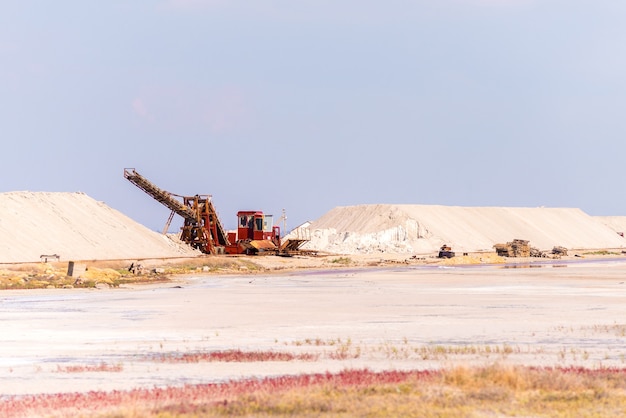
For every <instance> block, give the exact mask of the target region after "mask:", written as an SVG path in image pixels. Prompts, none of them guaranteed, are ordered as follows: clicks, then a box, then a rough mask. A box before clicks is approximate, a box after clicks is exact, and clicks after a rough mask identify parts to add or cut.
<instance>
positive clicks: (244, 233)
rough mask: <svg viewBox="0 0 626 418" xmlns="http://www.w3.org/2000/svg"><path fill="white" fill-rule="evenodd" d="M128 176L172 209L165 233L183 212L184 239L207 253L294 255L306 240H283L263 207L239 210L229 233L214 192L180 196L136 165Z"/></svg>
mask: <svg viewBox="0 0 626 418" xmlns="http://www.w3.org/2000/svg"><path fill="white" fill-rule="evenodd" d="M124 177H125V178H126V179H127V180H128V181H130V182H131V183H133V184H134V185H135V186H137V187H138V188H139V189H141V190H143V191H144V192H146V193H147V194H148V195H150V196H152V198H154V199H155V200H156V201H158V202H160V203H161V204H163V205H164V206H166V207H167V208H168V209H170V210H171V211H172V212H171V213H170V216H169V218H168V220H167V223H166V225H165V228H164V229H163V233H164V234H165V233H166V232H167V230H168V229H169V226H170V224H171V221H172V219H173V218H174V215H179V216H181V217H182V218H183V219H184V225H183V227H182V228H181V234H180V239H181V241H183V242H185V243H187V244H189V245H190V246H192V247H194V248H196V249H198V250H200V251H202V252H203V253H205V254H250V255H252V254H259V253H275V254H277V255H292V254H293V253H295V252H297V251H298V249H299V248H300V246H301V245H303V244H304V243H305V242H306V240H302V239H289V240H286V241H285V242H284V243H283V242H281V237H280V227H278V226H273V225H267V224H266V223H267V222H266V217H265V215H264V214H263V212H261V211H239V212H238V213H237V220H238V226H237V232H230V233H227V232H226V231H225V230H224V227H223V226H222V223H221V222H220V219H219V217H218V215H217V211H216V210H215V207H214V206H213V202H212V201H211V196H210V195H198V194H197V195H194V196H180V195H176V194H173V193H170V192H168V191H165V190H163V189H161V188H159V187H157V186H156V185H154V184H153V183H152V182H150V181H149V180H148V179H146V178H145V177H143V176H142V175H141V174H139V173H138V172H137V171H136V170H135V169H134V168H125V169H124ZM268 218H270V216H268Z"/></svg>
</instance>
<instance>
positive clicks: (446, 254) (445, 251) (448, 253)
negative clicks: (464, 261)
mask: <svg viewBox="0 0 626 418" xmlns="http://www.w3.org/2000/svg"><path fill="white" fill-rule="evenodd" d="M454 255H455V254H454V251H452V248H450V247H448V246H447V245H443V246H442V247H441V249H440V250H439V255H437V257H439V258H452V257H454Z"/></svg>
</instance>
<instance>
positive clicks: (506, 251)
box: [494, 239, 531, 257]
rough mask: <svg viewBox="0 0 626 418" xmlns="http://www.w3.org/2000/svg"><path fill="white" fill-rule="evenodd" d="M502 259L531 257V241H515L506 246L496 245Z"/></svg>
mask: <svg viewBox="0 0 626 418" xmlns="http://www.w3.org/2000/svg"><path fill="white" fill-rule="evenodd" d="M494 248H495V249H496V253H498V255H499V256H500V257H530V250H531V248H530V241H527V240H523V239H514V240H513V241H511V242H507V243H506V244H496V245H494Z"/></svg>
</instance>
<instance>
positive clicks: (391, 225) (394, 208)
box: [295, 204, 626, 254]
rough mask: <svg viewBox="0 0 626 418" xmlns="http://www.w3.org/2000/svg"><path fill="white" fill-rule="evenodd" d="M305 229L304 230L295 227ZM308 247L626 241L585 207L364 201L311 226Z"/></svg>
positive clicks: (587, 245)
mask: <svg viewBox="0 0 626 418" xmlns="http://www.w3.org/2000/svg"><path fill="white" fill-rule="evenodd" d="M295 232H296V233H302V231H295ZM306 233H307V234H309V235H310V239H311V241H310V242H308V243H307V244H306V246H305V247H304V248H308V249H315V250H319V251H327V252H332V253H340V254H358V253H377V252H381V253H413V254H427V253H433V252H436V251H438V250H439V248H440V247H441V246H442V245H443V244H448V245H450V246H452V248H453V250H455V251H457V252H479V251H493V246H494V244H496V243H505V242H509V241H512V240H513V239H524V240H529V241H530V244H531V246H533V247H536V248H539V249H542V250H551V249H552V248H553V247H555V246H563V247H566V248H571V249H599V248H622V247H623V246H624V245H625V244H626V240H625V239H624V238H623V237H621V236H619V235H618V234H616V232H615V231H614V230H613V229H611V228H609V227H608V226H607V225H605V224H603V223H602V222H600V221H599V220H597V219H595V218H594V217H592V216H590V215H587V214H586V213H584V212H583V211H582V210H580V209H570V208H506V207H458V206H435V205H390V204H383V205H359V206H345V207H337V208H334V209H332V210H331V211H329V212H328V213H326V214H325V215H323V216H322V217H321V218H319V219H318V220H316V221H313V222H311V223H310V225H308V226H307V231H306Z"/></svg>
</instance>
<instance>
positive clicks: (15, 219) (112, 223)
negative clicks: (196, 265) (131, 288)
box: [0, 192, 199, 263]
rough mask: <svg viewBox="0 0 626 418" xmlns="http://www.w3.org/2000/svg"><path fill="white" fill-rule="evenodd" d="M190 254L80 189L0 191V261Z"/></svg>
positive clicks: (131, 257) (183, 245) (183, 255)
mask: <svg viewBox="0 0 626 418" xmlns="http://www.w3.org/2000/svg"><path fill="white" fill-rule="evenodd" d="M52 254H58V255H59V256H60V257H61V260H114V259H123V260H127V259H145V258H167V257H194V256H197V255H198V254H199V253H198V252H197V251H195V250H193V249H192V248H191V247H189V246H187V245H185V244H181V243H177V242H174V241H172V240H171V239H169V238H168V237H166V236H164V235H161V234H159V233H157V232H154V231H151V230H149V229H148V228H146V227H145V226H143V225H141V224H139V223H137V222H135V221H133V220H132V219H130V218H129V217H127V216H125V215H123V214H122V213H120V212H118V211H116V210H114V209H112V208H110V207H108V206H107V205H105V204H104V203H102V202H98V201H96V200H94V199H92V198H91V197H89V196H87V195H86V194H84V193H62V192H54V193H53V192H8V193H0V263H17V262H36V261H40V256H41V255H52Z"/></svg>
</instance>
